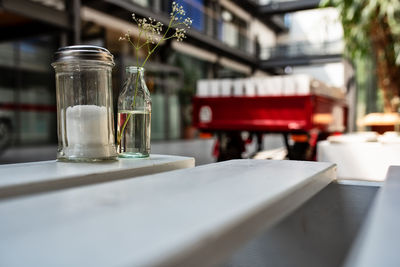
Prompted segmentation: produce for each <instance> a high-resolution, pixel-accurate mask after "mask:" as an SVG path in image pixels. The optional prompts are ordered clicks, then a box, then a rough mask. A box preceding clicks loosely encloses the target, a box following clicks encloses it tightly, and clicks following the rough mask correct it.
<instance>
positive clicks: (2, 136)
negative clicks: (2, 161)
mask: <svg viewBox="0 0 400 267" xmlns="http://www.w3.org/2000/svg"><path fill="white" fill-rule="evenodd" d="M11 139H12V128H11V124H10V123H9V122H8V121H4V120H0V154H1V153H2V152H4V150H6V149H7V148H8V147H9V146H10V145H11Z"/></svg>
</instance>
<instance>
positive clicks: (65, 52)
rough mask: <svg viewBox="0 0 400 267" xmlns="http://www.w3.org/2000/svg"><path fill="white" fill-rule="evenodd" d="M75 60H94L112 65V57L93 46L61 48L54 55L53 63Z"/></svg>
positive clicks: (103, 49)
mask: <svg viewBox="0 0 400 267" xmlns="http://www.w3.org/2000/svg"><path fill="white" fill-rule="evenodd" d="M77 60H96V61H104V62H105V63H109V64H112V65H114V57H113V55H112V54H111V53H110V52H109V51H108V50H107V49H105V48H103V47H100V46H94V45H73V46H65V47H61V48H59V49H58V50H57V52H56V53H55V55H54V61H55V63H59V62H68V61H77Z"/></svg>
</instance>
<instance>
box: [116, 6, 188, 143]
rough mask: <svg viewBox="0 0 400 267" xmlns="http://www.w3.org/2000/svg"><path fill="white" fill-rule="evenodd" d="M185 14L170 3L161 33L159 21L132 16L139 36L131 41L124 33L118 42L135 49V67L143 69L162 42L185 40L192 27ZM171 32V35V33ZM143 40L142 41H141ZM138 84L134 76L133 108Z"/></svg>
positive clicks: (120, 133)
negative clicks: (142, 53) (143, 54)
mask: <svg viewBox="0 0 400 267" xmlns="http://www.w3.org/2000/svg"><path fill="white" fill-rule="evenodd" d="M185 15H186V13H185V10H184V9H183V6H181V5H179V4H177V3H176V2H172V12H171V13H170V20H169V24H168V26H167V28H166V30H165V32H164V33H163V26H164V25H163V24H162V23H161V22H159V21H156V20H154V19H153V18H150V17H149V18H148V19H146V18H136V15H135V14H132V19H133V20H134V21H135V22H136V24H137V26H138V29H139V34H138V37H137V38H136V40H135V39H132V38H131V36H130V33H129V32H127V33H125V35H124V36H122V37H120V38H119V40H120V41H127V42H129V43H130V44H131V45H132V47H133V48H134V49H135V55H136V65H137V67H141V68H143V67H144V65H145V64H146V62H147V60H148V59H149V58H150V56H151V55H152V54H153V53H154V52H155V51H156V49H157V47H158V46H159V45H160V44H161V43H162V42H164V41H166V40H169V39H172V38H176V40H177V41H178V42H182V41H183V39H184V38H186V28H190V25H192V22H193V21H192V19H190V18H188V17H185ZM171 32H172V33H171ZM143 39H144V40H143ZM141 49H147V55H146V57H145V59H144V60H143V62H140V60H139V50H141ZM138 83H139V75H137V76H136V83H135V84H136V85H135V95H134V98H133V106H135V102H136V94H137V88H138ZM130 117H131V114H128V117H127V118H126V120H125V122H124V124H123V126H122V127H121V131H120V132H119V133H118V135H117V142H118V144H120V142H121V138H122V135H123V132H124V130H125V127H126V125H127V123H128V121H129V119H130Z"/></svg>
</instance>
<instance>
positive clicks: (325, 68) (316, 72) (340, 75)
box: [293, 62, 345, 87]
mask: <svg viewBox="0 0 400 267" xmlns="http://www.w3.org/2000/svg"><path fill="white" fill-rule="evenodd" d="M293 74H309V75H311V76H312V77H314V78H316V79H318V80H320V81H322V82H324V83H326V84H327V85H332V86H336V87H343V86H344V83H345V81H344V64H343V63H342V62H338V63H329V64H324V65H313V66H299V67H293Z"/></svg>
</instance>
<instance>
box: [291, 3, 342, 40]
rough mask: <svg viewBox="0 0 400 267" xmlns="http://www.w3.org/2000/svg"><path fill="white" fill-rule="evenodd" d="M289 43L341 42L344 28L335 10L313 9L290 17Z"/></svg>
mask: <svg viewBox="0 0 400 267" xmlns="http://www.w3.org/2000/svg"><path fill="white" fill-rule="evenodd" d="M290 20H291V26H290V30H289V33H288V36H287V41H289V42H303V41H307V42H310V43H322V42H330V41H336V40H340V39H342V37H343V28H342V24H341V22H340V20H339V13H338V11H337V10H336V9H335V8H323V9H312V10H306V11H300V12H295V13H292V14H291V15H290Z"/></svg>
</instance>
